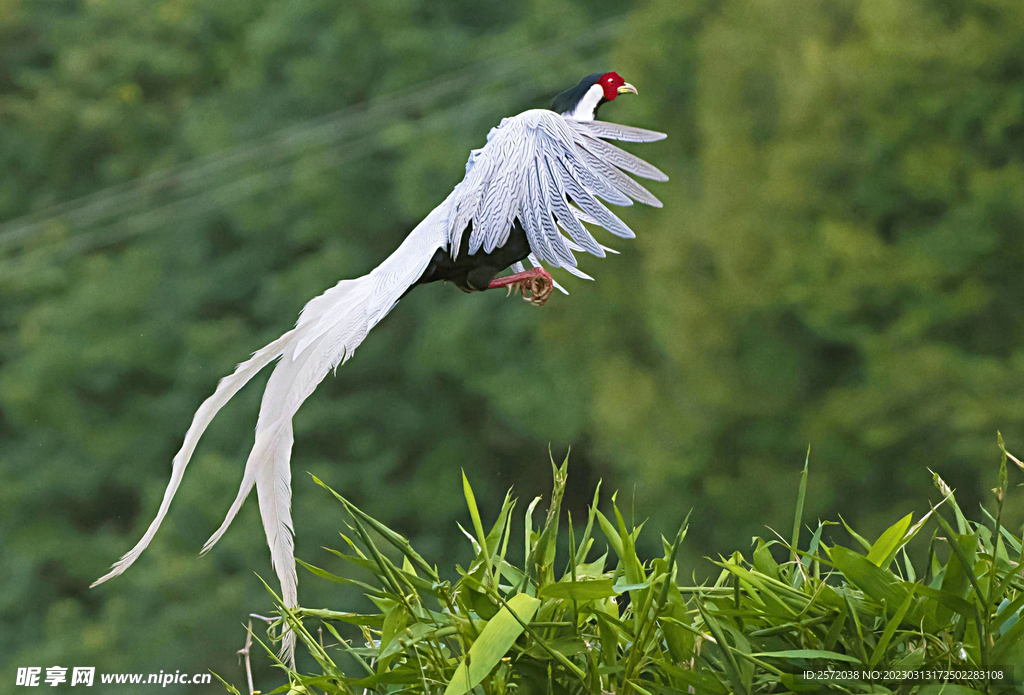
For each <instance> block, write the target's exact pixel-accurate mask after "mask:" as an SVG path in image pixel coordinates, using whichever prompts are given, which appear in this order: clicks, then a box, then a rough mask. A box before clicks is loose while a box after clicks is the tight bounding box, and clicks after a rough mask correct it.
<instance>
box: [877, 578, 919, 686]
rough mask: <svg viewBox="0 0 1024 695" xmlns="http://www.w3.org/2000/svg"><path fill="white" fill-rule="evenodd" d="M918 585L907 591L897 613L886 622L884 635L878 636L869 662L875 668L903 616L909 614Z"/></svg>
mask: <svg viewBox="0 0 1024 695" xmlns="http://www.w3.org/2000/svg"><path fill="white" fill-rule="evenodd" d="M915 588H916V587H914V586H911V587H910V591H909V592H907V598H906V599H905V600H904V601H903V603H901V604H900V607H899V608H897V609H896V613H895V614H893V616H892V618H890V619H889V622H887V623H886V624H885V629H884V630H883V631H882V636H881V637H879V638H878V644H876V645H875V650H874V651H873V652H872V653H871V660H870V661H869V662H868V666H869V667H871V668H874V667H875V665H876V664H878V661H879V659H881V658H882V656H884V655H885V650H886V649H888V648H889V642H890V641H892V636H893V635H895V634H896V630H897V629H898V628H899V626H900V623H902V622H903V617H904V616H905V615H906V614H907V611H908V610H909V609H910V606H911V604H913V602H914V589H915Z"/></svg>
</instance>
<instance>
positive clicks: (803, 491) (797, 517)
mask: <svg viewBox="0 0 1024 695" xmlns="http://www.w3.org/2000/svg"><path fill="white" fill-rule="evenodd" d="M810 461H811V447H810V445H808V446H807V456H806V457H805V458H804V470H803V471H802V472H801V473H800V488H799V491H798V492H797V495H796V514H794V516H793V536H792V538H793V541H792V544H791V546H790V547H792V548H793V551H792V557H791V559H793V560H797V559H798V557H797V554H796V551H797V548H799V547H800V523H801V521H802V519H803V516H804V498H805V497H806V496H807V465H808V464H809V463H810ZM798 576H799V575H795V576H794V579H795V578H796V577H798Z"/></svg>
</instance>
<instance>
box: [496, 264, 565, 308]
mask: <svg viewBox="0 0 1024 695" xmlns="http://www.w3.org/2000/svg"><path fill="white" fill-rule="evenodd" d="M536 271H537V272H536V274H535V275H533V276H531V277H528V278H524V279H522V280H519V281H518V282H515V283H513V284H511V285H509V286H508V294H509V295H511V294H512V290H513V289H515V290H517V291H518V292H519V294H520V295H522V297H523V301H524V302H529V303H530V304H532V305H533V306H544V304H545V303H546V302H547V301H548V297H550V296H551V292H552V290H554V289H555V285H554V281H553V280H552V278H551V275H550V274H549V273H548V272H547V271H546V270H544V269H543V268H537V269H536ZM506 296H507V295H506Z"/></svg>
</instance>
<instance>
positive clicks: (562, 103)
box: [551, 72, 604, 113]
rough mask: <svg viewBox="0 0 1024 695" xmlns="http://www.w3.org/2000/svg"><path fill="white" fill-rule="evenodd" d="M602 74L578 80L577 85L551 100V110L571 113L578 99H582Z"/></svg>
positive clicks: (596, 73)
mask: <svg viewBox="0 0 1024 695" xmlns="http://www.w3.org/2000/svg"><path fill="white" fill-rule="evenodd" d="M603 74H604V73H603V72H595V73H594V74H593V75H587V76H586V77H584V78H583V79H582V80H580V83H579V84H578V85H576V86H575V87H570V88H569V89H567V90H565V91H564V92H562V93H561V94H559V95H558V96H556V97H555V98H554V99H552V100H551V110H552V111H554V112H555V113H565V112H567V111H572V110H573V109H574V108H576V104H578V103H579V102H580V99H582V98H583V95H584V94H586V93H587V90H588V89H590V88H591V87H593V86H594V85H595V84H597V81H598V80H600V79H601V75H603ZM601 102H602V103H603V102H604V99H602V100H601ZM599 105H600V104H599ZM594 111H595V112H596V111H597V109H594Z"/></svg>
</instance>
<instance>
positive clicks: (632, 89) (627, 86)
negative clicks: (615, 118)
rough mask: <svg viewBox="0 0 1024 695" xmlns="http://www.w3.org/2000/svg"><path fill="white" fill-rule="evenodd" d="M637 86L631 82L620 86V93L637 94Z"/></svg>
mask: <svg viewBox="0 0 1024 695" xmlns="http://www.w3.org/2000/svg"><path fill="white" fill-rule="evenodd" d="M636 93H637V91H636V87H634V86H633V85H631V84H630V83H629V82H627V83H626V84H624V85H622V86H621V87H619V94H636Z"/></svg>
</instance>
